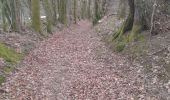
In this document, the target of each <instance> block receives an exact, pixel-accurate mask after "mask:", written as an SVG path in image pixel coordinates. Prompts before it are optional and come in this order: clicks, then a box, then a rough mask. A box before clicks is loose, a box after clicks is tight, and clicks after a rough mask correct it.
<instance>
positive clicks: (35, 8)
mask: <svg viewBox="0 0 170 100" xmlns="http://www.w3.org/2000/svg"><path fill="white" fill-rule="evenodd" d="M31 6H32V27H33V29H34V30H35V31H36V32H39V33H41V22H40V0H31Z"/></svg>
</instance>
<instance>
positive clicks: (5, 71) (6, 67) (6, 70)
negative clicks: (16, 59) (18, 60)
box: [3, 66, 14, 74]
mask: <svg viewBox="0 0 170 100" xmlns="http://www.w3.org/2000/svg"><path fill="white" fill-rule="evenodd" d="M13 70H14V67H10V66H5V67H4V68H3V72H4V73H5V74H8V73H10V72H12V71H13Z"/></svg>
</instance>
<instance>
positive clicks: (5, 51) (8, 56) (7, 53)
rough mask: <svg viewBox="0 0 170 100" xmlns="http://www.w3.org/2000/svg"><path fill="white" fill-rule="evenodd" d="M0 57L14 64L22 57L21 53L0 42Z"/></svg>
mask: <svg viewBox="0 0 170 100" xmlns="http://www.w3.org/2000/svg"><path fill="white" fill-rule="evenodd" d="M0 57H1V58H3V59H4V60H6V62H8V63H11V64H15V63H17V62H18V61H20V60H21V59H22V58H23V54H21V53H17V52H16V51H15V50H13V49H11V48H8V47H7V46H5V45H4V44H2V43H0Z"/></svg>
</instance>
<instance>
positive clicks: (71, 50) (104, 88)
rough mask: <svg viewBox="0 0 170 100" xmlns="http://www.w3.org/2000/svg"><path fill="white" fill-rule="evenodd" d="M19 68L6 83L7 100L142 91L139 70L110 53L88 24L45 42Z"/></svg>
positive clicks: (95, 98) (109, 98) (99, 98)
mask: <svg viewBox="0 0 170 100" xmlns="http://www.w3.org/2000/svg"><path fill="white" fill-rule="evenodd" d="M20 66H21V67H20V68H19V70H18V71H16V72H15V73H13V74H12V75H11V76H10V77H9V78H8V79H7V82H6V83H5V84H4V85H3V89H4V90H6V91H7V92H8V93H4V97H3V100H5V98H6V100H8V99H9V100H118V99H119V100H133V99H132V97H134V96H138V95H139V94H141V93H142V86H143V85H142V82H143V81H142V79H140V78H139V77H140V75H139V73H138V72H139V71H138V69H137V68H136V67H134V66H132V65H130V64H129V63H128V61H127V60H125V58H122V57H120V56H117V55H116V54H114V53H112V52H111V51H110V50H109V49H108V48H107V47H106V46H105V43H104V42H103V41H102V38H101V36H100V35H99V34H98V33H97V32H95V30H93V29H91V24H90V23H89V22H88V21H81V22H79V23H78V24H77V25H72V26H70V27H69V28H67V29H64V30H63V31H61V32H59V33H56V34H54V36H53V37H51V38H49V39H48V40H46V41H43V42H42V43H41V44H39V45H38V46H37V48H36V49H35V50H33V51H32V52H31V53H30V54H29V55H28V56H27V57H26V58H25V60H24V61H23V62H22V64H21V65H20ZM0 99H2V96H1V97H0Z"/></svg>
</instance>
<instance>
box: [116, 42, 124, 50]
mask: <svg viewBox="0 0 170 100" xmlns="http://www.w3.org/2000/svg"><path fill="white" fill-rule="evenodd" d="M124 48H125V43H123V42H122V43H119V44H117V45H116V48H115V50H116V52H122V51H123V50H124Z"/></svg>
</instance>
